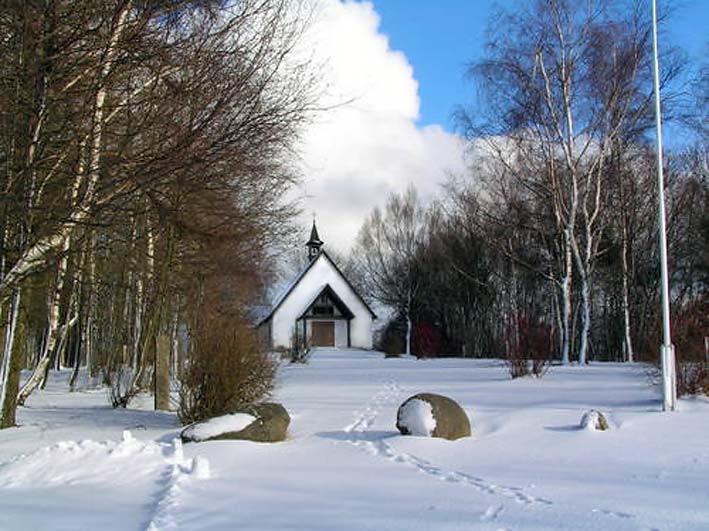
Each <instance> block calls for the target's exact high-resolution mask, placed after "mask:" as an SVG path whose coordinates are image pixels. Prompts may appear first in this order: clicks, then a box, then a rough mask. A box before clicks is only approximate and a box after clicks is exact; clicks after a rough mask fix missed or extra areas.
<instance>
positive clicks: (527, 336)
mask: <svg viewBox="0 0 709 531" xmlns="http://www.w3.org/2000/svg"><path fill="white" fill-rule="evenodd" d="M512 321H513V322H512V323H511V324H510V325H509V326H508V327H507V333H506V335H507V340H508V345H509V346H508V349H507V352H506V355H505V359H504V362H505V366H506V367H507V370H508V372H509V373H510V376H512V378H520V377H522V376H534V377H536V378H541V377H542V376H544V375H545V374H546V372H547V370H549V365H550V363H551V359H550V352H551V348H550V344H551V342H550V337H551V332H550V330H549V327H548V326H546V325H544V324H541V323H536V322H533V321H532V320H530V319H529V318H527V317H525V316H515V317H514V318H513V320H512Z"/></svg>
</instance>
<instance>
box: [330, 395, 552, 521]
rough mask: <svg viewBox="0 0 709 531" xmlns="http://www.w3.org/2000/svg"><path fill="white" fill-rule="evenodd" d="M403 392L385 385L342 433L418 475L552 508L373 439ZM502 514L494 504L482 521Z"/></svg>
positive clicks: (519, 491)
mask: <svg viewBox="0 0 709 531" xmlns="http://www.w3.org/2000/svg"><path fill="white" fill-rule="evenodd" d="M403 392H404V389H403V388H402V387H401V386H399V385H398V384H397V383H396V382H395V381H388V382H385V384H384V389H382V390H380V391H379V392H377V393H376V394H375V395H374V396H372V398H370V399H369V401H368V402H367V405H366V406H365V408H364V410H363V411H361V412H355V420H354V422H352V423H351V424H349V425H348V426H346V427H345V428H344V430H343V431H345V433H348V434H350V437H349V438H348V439H346V440H347V441H348V442H349V443H350V444H352V445H353V446H355V447H357V448H359V449H361V450H364V451H366V452H367V453H369V454H370V455H374V456H377V457H383V458H385V459H388V460H390V461H393V462H395V463H400V464H402V465H407V466H409V467H411V468H413V469H415V470H417V471H418V472H421V473H424V474H426V475H428V476H431V477H434V478H436V479H439V480H441V481H446V482H449V483H459V484H462V485H467V486H469V487H473V488H474V489H476V490H478V491H479V492H482V493H484V494H490V495H493V496H502V497H505V498H509V499H512V500H514V501H516V502H517V503H520V504H524V505H527V506H531V505H535V504H540V505H546V506H549V505H552V504H553V502H551V501H550V500H547V499H545V498H540V497H537V496H532V495H531V494H528V493H526V492H525V491H524V489H523V488H522V487H514V486H504V485H497V484H495V483H493V482H490V481H487V480H485V479H483V478H480V477H476V476H472V475H470V474H466V473H465V472H461V471H457V470H447V469H445V468H443V467H440V466H438V465H435V464H433V463H431V462H430V461H427V460H425V459H422V458H420V457H417V456H415V455H412V454H409V453H406V452H399V451H398V450H396V449H394V448H393V447H392V446H391V445H390V444H388V443H387V442H386V441H385V440H383V439H381V438H378V439H373V438H371V436H369V435H368V433H367V432H368V431H369V430H370V429H371V427H372V426H373V425H374V422H375V420H376V418H377V416H378V415H379V411H380V409H381V408H382V407H383V406H391V405H392V404H395V403H397V402H398V401H399V399H400V398H401V396H402V394H403ZM503 511H504V506H503V505H499V504H498V505H491V506H489V507H488V508H487V509H486V510H485V511H484V512H483V514H482V515H481V516H480V520H481V521H492V520H495V519H496V518H497V517H498V516H500V515H501V514H502V512H503Z"/></svg>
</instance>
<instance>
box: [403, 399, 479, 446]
mask: <svg viewBox="0 0 709 531" xmlns="http://www.w3.org/2000/svg"><path fill="white" fill-rule="evenodd" d="M396 427H397V428H398V430H399V431H400V432H401V433H402V435H419V436H424V437H440V438H442V439H448V440H451V441H453V440H455V439H460V438H461V437H470V433H471V430H470V420H469V419H468V415H466V413H465V410H463V408H462V407H460V405H459V404H458V403H457V402H456V401H455V400H452V399H450V398H448V397H445V396H442V395H437V394H433V393H419V394H416V395H414V396H412V397H409V398H408V399H406V401H405V402H404V403H403V404H402V405H401V406H400V407H399V410H398V412H397V414H396Z"/></svg>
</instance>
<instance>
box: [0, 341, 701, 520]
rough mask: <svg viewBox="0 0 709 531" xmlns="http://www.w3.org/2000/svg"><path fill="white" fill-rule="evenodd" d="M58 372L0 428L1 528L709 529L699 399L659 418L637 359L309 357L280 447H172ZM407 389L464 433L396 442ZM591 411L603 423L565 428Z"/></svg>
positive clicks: (294, 381) (161, 419) (297, 368)
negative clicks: (533, 364) (527, 371)
mask: <svg viewBox="0 0 709 531" xmlns="http://www.w3.org/2000/svg"><path fill="white" fill-rule="evenodd" d="M65 378H66V375H54V376H53V380H52V381H51V383H50V385H49V386H48V388H47V390H45V391H42V392H38V393H36V395H34V396H32V397H31V399H30V401H29V407H26V408H22V409H20V411H19V421H20V423H21V424H22V427H20V428H17V429H10V430H3V431H0V463H1V464H0V529H3V530H4V529H8V530H24V529H52V530H54V529H66V530H82V529H101V530H102V531H105V530H112V529H117V530H118V529H120V530H124V529H126V530H132V529H153V530H156V529H265V530H270V529H298V530H319V529H322V530H328V531H330V530H343V529H344V530H348V529H351V530H363V529H376V530H383V529H384V530H386V529H401V530H426V529H435V530H439V529H441V530H453V529H461V530H462V529H466V530H469V529H593V530H606V529H646V530H650V529H662V530H667V529H682V530H687V529H697V530H699V529H702V530H707V529H709V402H707V401H706V400H698V399H695V400H682V401H680V411H679V412H676V413H671V414H662V413H659V412H658V411H659V405H660V400H659V393H658V390H657V389H655V388H653V387H651V386H650V385H649V383H648V379H647V377H646V372H645V369H644V367H643V366H640V365H620V364H593V365H591V366H589V367H553V368H552V370H551V371H550V372H549V373H548V374H547V375H546V376H545V377H544V378H543V379H541V380H533V379H523V380H515V381H512V380H510V379H509V378H508V376H507V374H506V372H505V370H504V369H503V368H502V366H501V364H500V363H499V362H497V361H485V360H476V361H473V360H461V359H442V360H428V361H416V360H413V359H384V358H383V356H382V355H380V354H375V353H366V352H356V351H329V350H321V351H318V352H316V354H315V355H314V357H313V358H312V360H311V361H310V363H309V364H307V365H284V366H283V367H282V369H281V370H280V372H279V386H278V389H277V392H276V396H275V397H274V398H275V400H277V401H279V402H281V403H283V404H284V406H285V407H286V408H287V409H288V411H289V412H290V413H291V416H292V422H291V427H290V430H289V433H290V438H289V440H288V441H286V442H284V443H278V444H258V443H251V442H246V441H218V442H208V443H201V444H187V445H185V446H184V447H182V446H181V445H180V444H177V443H174V442H173V439H174V438H175V437H176V436H177V435H178V433H179V426H178V425H177V422H176V419H175V416H174V415H171V414H165V413H154V412H152V411H147V410H136V409H134V410H130V409H129V410H112V409H110V407H109V406H108V405H107V401H106V397H105V393H104V392H103V391H90V392H79V393H69V392H67V391H66V390H65V386H64V381H65ZM422 391H429V392H433V393H439V394H443V395H447V396H450V397H451V398H454V399H455V400H457V401H458V402H459V403H460V404H461V405H462V406H463V407H464V408H465V410H466V411H467V413H468V415H469V416H470V417H471V420H472V425H473V432H474V435H473V437H472V438H467V439H460V440H458V441H454V442H450V441H445V440H439V439H430V438H423V437H403V436H400V435H399V434H398V432H397V431H396V428H395V422H396V409H397V407H398V405H399V404H401V403H402V402H403V400H404V399H406V398H407V397H409V396H410V395H412V394H415V393H417V392H422ZM591 408H595V409H598V410H600V411H602V412H604V413H605V414H606V416H607V418H608V420H609V422H610V424H611V428H612V429H611V430H609V431H605V432H597V431H590V430H583V429H580V428H579V422H580V420H581V417H582V416H583V413H584V412H585V411H586V410H588V409H591ZM126 430H127V432H126Z"/></svg>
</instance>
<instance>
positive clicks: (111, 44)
mask: <svg viewBox="0 0 709 531" xmlns="http://www.w3.org/2000/svg"><path fill="white" fill-rule="evenodd" d="M303 14H304V12H303V6H301V5H300V4H299V3H298V2H294V1H290V0H239V1H234V2H224V1H217V0H214V1H210V0H200V1H194V0H192V1H189V0H141V1H138V0H115V1H111V2H95V1H90V0H72V1H68V0H47V1H44V0H43V1H39V0H37V1H8V2H4V3H3V8H2V10H1V12H0V187H1V188H2V194H1V198H0V312H1V315H0V322H1V323H2V332H3V335H2V340H1V341H0V343H1V344H2V348H3V350H2V365H1V378H0V386H1V387H0V390H1V393H0V411H1V422H0V426H2V427H7V426H11V425H14V424H15V408H16V406H17V404H23V403H25V401H26V400H27V399H28V397H29V396H30V395H31V393H32V392H33V391H34V390H35V389H36V388H38V387H39V386H43V385H44V384H45V382H46V379H47V373H48V371H49V369H50V367H53V366H56V367H60V366H61V367H72V366H73V367H74V369H75V370H74V373H73V374H72V377H71V382H70V385H71V386H72V387H73V386H75V384H76V379H77V376H78V374H79V368H80V367H83V366H86V367H87V368H88V371H89V373H90V374H91V375H92V376H94V377H95V378H99V379H102V380H103V383H105V384H107V385H111V386H112V387H113V389H114V392H113V393H112V396H113V401H114V405H123V406H125V404H126V403H127V401H128V400H129V399H130V398H131V397H132V396H134V394H135V393H136V392H138V391H139V390H143V389H146V388H150V387H151V386H152V385H153V381H154V378H155V377H156V376H155V374H154V373H155V369H156V367H160V370H161V371H163V372H164V371H166V370H170V369H172V371H173V374H177V373H178V372H179V371H180V370H181V369H180V368H181V367H184V366H185V365H186V363H185V360H189V359H191V358H195V357H199V356H200V355H202V356H203V355H204V353H200V352H199V345H213V344H214V342H215V339H214V337H213V336H215V335H217V336H219V337H223V336H224V335H225V332H224V331H225V330H228V333H229V334H231V339H232V340H234V337H233V336H234V334H235V333H236V334H237V335H239V336H240V337H244V338H246V337H248V336H249V334H250V332H249V331H248V327H247V325H246V323H245V318H244V315H243V310H244V308H245V307H246V306H247V305H248V303H249V302H250V300H251V299H252V298H253V297H255V296H256V295H255V294H256V292H257V290H258V289H259V286H260V285H261V284H263V282H264V279H265V275H266V273H267V272H268V261H267V260H266V256H265V253H266V250H265V249H267V245H264V242H271V241H274V240H277V239H278V238H280V237H281V236H282V235H283V233H285V232H287V231H288V230H289V223H290V217H291V215H292V213H293V205H289V204H287V203H285V202H284V200H283V197H284V195H285V194H286V192H287V191H288V190H289V189H290V187H291V186H292V185H293V183H294V182H295V181H296V180H297V171H296V169H295V168H294V167H293V165H292V164H291V161H292V160H293V156H292V151H293V147H294V143H295V141H296V139H297V137H298V133H299V131H300V127H301V125H302V124H303V122H304V120H305V118H306V116H307V114H308V112H309V109H311V108H312V106H313V102H314V100H313V92H312V87H313V84H312V80H311V78H310V75H311V74H310V73H309V72H310V70H309V69H308V68H307V64H306V63H304V62H299V61H298V60H297V59H295V58H293V57H292V55H293V54H292V53H291V51H292V49H293V45H294V43H295V42H296V41H297V39H298V37H299V35H300V33H301V31H302V29H303V22H302V21H303V20H304V19H303V17H302V16H301V15H303ZM235 331H237V332H235ZM200 334H201V335H200ZM227 335H228V334H227ZM197 336H199V340H194V338H195V337H197ZM188 337H192V338H193V340H192V341H189V342H188V341H185V338H188ZM161 339H162V343H161V344H162V345H163V346H164V347H165V348H158V343H160V341H159V340H161ZM249 341H250V340H247V339H244V340H243V341H242V342H244V343H249ZM237 343H238V341H237ZM209 348H213V347H209ZM246 350H247V351H248V352H252V351H253V349H252V348H251V347H248V348H246ZM254 355H256V354H254ZM158 358H161V359H158ZM187 365H190V364H189V363H187ZM191 365H194V366H199V363H192V364H191ZM25 368H26V369H29V370H30V371H31V372H30V376H29V378H28V379H26V381H25V382H24V385H22V387H20V385H19V384H20V371H21V370H22V369H25ZM267 373H268V371H266V372H265V374H267ZM197 379H199V378H197ZM161 380H162V381H164V378H161ZM192 380H193V381H194V380H195V378H194V375H193V378H192ZM266 387H267V385H266Z"/></svg>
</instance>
